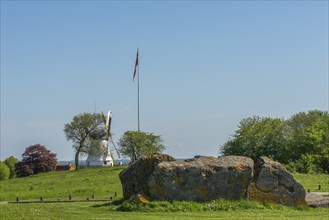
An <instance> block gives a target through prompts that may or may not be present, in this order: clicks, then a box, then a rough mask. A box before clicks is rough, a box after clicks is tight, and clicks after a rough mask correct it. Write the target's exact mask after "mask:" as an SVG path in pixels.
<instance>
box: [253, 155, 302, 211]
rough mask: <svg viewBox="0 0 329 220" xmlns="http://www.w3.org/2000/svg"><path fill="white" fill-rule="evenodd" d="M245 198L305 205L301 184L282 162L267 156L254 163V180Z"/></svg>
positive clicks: (290, 204)
mask: <svg viewBox="0 0 329 220" xmlns="http://www.w3.org/2000/svg"><path fill="white" fill-rule="evenodd" d="M247 198H249V199H250V200H257V201H262V202H265V201H266V202H272V203H277V204H284V205H289V206H296V205H307V203H306V201H305V190H304V188H303V186H302V185H301V184H300V183H298V182H297V181H296V180H295V179H294V178H293V176H292V175H291V174H290V173H289V172H288V171H287V170H286V169H285V168H284V166H283V165H282V164H280V163H278V162H276V161H273V160H271V159H269V158H267V157H261V158H260V159H259V160H258V161H257V162H256V163H255V171H254V180H253V182H252V183H251V184H250V185H249V187H248V193H247Z"/></svg>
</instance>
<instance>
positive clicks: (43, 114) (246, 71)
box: [1, 0, 329, 160]
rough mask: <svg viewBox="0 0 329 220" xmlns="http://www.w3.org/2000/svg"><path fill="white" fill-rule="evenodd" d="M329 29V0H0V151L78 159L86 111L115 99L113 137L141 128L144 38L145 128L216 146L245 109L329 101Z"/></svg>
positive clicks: (184, 151) (276, 113)
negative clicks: (70, 132) (76, 141)
mask: <svg viewBox="0 0 329 220" xmlns="http://www.w3.org/2000/svg"><path fill="white" fill-rule="evenodd" d="M328 35H329V34H328V1H3V0H1V160H4V159H5V158H7V157H9V156H15V157H17V158H18V159H21V155H22V154H23V152H24V150H25V148H26V147H28V146H30V145H33V144H43V145H45V146H46V147H47V148H48V149H49V150H51V151H52V152H54V153H56V154H57V158H58V160H73V159H74V150H73V148H72V142H70V141H67V140H66V137H65V134H64V132H63V128H64V124H65V123H70V122H71V120H72V118H73V117H74V116H75V115H78V114H80V113H84V112H90V113H93V112H95V111H96V112H101V111H103V112H107V111H108V110H111V111H112V113H113V119H112V132H113V139H114V141H115V142H118V141H119V139H120V138H121V137H122V135H123V133H124V132H125V131H127V130H137V82H136V80H135V81H133V79H132V78H133V71H134V65H135V59H136V50H137V48H139V63H140V126H141V130H142V131H145V132H152V133H154V134H156V135H161V137H162V139H163V141H164V144H165V146H166V148H167V149H166V150H165V153H167V154H169V155H172V156H174V157H176V158H190V157H193V156H194V155H209V156H218V154H219V149H220V146H221V145H223V144H224V143H225V142H226V141H228V140H229V139H230V138H231V137H232V135H233V134H234V132H235V131H236V130H237V129H238V124H239V122H240V121H241V120H242V119H244V118H247V117H251V116H253V115H259V116H261V117H279V118H285V119H287V118H289V117H291V116H292V115H293V114H296V113H298V112H301V111H309V110H314V109H319V110H322V111H328V107H329V94H328V92H329V88H328V84H329V79H328V75H329V74H328ZM114 156H115V157H116V155H114Z"/></svg>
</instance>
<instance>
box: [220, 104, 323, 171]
mask: <svg viewBox="0 0 329 220" xmlns="http://www.w3.org/2000/svg"><path fill="white" fill-rule="evenodd" d="M220 152H221V153H222V154H224V155H233V154H235V155H243V156H249V157H251V158H253V159H257V158H258V157H260V156H263V155H264V156H269V157H271V158H273V159H274V160H277V161H279V162H281V163H283V164H286V165H288V167H289V168H290V169H291V170H295V171H298V172H324V173H329V114H328V112H324V111H319V110H312V111H309V112H299V113H297V114H295V115H293V116H292V117H290V118H289V119H287V120H282V119H272V118H261V117H259V116H254V117H250V118H247V119H243V120H242V121H241V122H240V124H239V129H238V130H237V131H236V132H235V134H234V135H233V138H232V139H230V140H228V141H227V142H226V143H225V144H224V145H222V146H221V149H220Z"/></svg>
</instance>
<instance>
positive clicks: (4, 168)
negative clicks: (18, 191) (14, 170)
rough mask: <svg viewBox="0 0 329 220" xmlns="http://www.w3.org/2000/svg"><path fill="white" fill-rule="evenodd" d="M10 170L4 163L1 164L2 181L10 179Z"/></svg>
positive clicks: (0, 177) (0, 174) (0, 178)
mask: <svg viewBox="0 0 329 220" xmlns="http://www.w3.org/2000/svg"><path fill="white" fill-rule="evenodd" d="M9 174H10V171H9V168H8V166H7V165H6V164H5V163H4V162H0V180H6V179H8V178H9Z"/></svg>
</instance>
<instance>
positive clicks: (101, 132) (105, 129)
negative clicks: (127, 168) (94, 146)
mask: <svg viewBox="0 0 329 220" xmlns="http://www.w3.org/2000/svg"><path fill="white" fill-rule="evenodd" d="M111 121H112V113H111V111H108V113H107V117H105V115H104V113H103V112H102V126H101V128H100V129H98V130H97V131H95V132H94V133H93V134H91V138H92V139H94V140H97V141H99V143H100V144H99V149H98V150H97V151H98V152H102V154H94V155H93V154H89V155H88V158H87V160H86V162H87V166H111V167H112V166H113V165H114V158H113V154H112V152H111V150H110V146H109V145H110V143H111V144H112V145H113V147H114V149H115V150H116V153H117V155H118V157H120V153H119V151H118V149H117V147H116V145H115V143H114V141H113V138H112V133H111Z"/></svg>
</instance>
